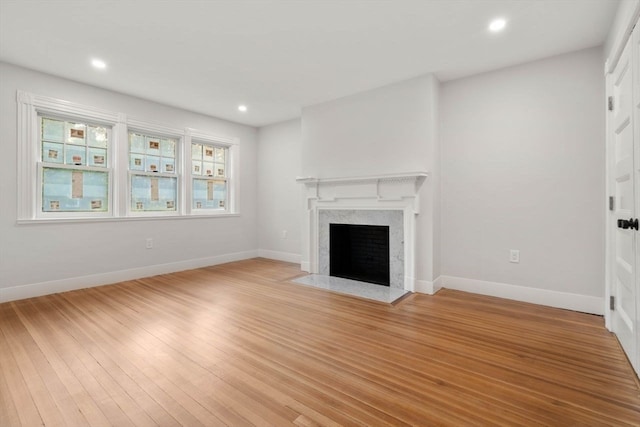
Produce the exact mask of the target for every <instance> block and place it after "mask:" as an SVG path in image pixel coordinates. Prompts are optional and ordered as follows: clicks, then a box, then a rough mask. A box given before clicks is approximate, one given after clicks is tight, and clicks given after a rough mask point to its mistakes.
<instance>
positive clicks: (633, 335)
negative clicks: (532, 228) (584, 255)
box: [609, 39, 639, 372]
mask: <svg viewBox="0 0 640 427" xmlns="http://www.w3.org/2000/svg"><path fill="white" fill-rule="evenodd" d="M632 48H635V44H634V43H633V41H632V40H631V39H629V41H628V42H627V45H626V47H625V49H624V51H623V52H622V55H621V57H620V60H619V62H618V64H617V65H616V68H615V69H614V71H613V75H612V83H613V87H612V93H611V94H612V95H613V111H612V112H611V113H610V114H611V117H610V122H611V124H612V130H613V137H612V139H611V143H612V144H613V147H609V149H610V153H611V157H610V158H611V160H612V163H613V164H612V165H611V170H612V177H611V181H610V183H609V185H610V186H611V187H610V194H611V195H613V196H614V203H613V211H612V213H611V215H610V217H611V218H610V226H611V227H612V228H611V236H612V264H613V265H612V283H611V295H612V296H613V297H614V311H613V316H612V318H611V320H612V328H613V332H615V333H616V335H617V336H618V339H619V340H620V343H621V344H622V347H623V348H624V350H625V352H626V353H627V356H628V357H629V360H630V361H631V364H632V365H633V367H634V368H635V370H636V372H638V370H639V366H638V331H637V315H638V310H637V307H636V304H637V297H638V289H637V280H636V279H637V278H636V276H637V272H636V268H637V266H636V263H637V260H636V240H637V232H636V230H635V228H634V227H633V221H632V220H633V219H635V218H636V216H635V213H636V206H635V205H636V201H635V189H634V183H635V182H634V181H635V177H634V175H635V173H634V169H635V167H634V160H635V159H634V129H633V128H634V114H633V113H634V110H635V108H633V107H634V102H633V99H632V97H633V86H634V85H633V77H634V76H633V66H632V65H633V63H632Z"/></svg>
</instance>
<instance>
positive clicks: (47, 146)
mask: <svg viewBox="0 0 640 427" xmlns="http://www.w3.org/2000/svg"><path fill="white" fill-rule="evenodd" d="M39 130H40V132H39V135H40V138H39V139H40V153H41V156H40V177H41V182H40V187H39V188H40V196H41V198H40V202H41V203H40V205H41V212H45V213H48V212H107V211H108V210H109V196H110V195H109V187H110V185H109V182H110V169H109V167H108V166H109V136H110V128H108V127H105V126H101V125H98V124H91V123H85V122H80V121H68V120H62V119H57V118H52V117H45V116H39Z"/></svg>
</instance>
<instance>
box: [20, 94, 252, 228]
mask: <svg viewBox="0 0 640 427" xmlns="http://www.w3.org/2000/svg"><path fill="white" fill-rule="evenodd" d="M16 98H17V99H16V100H17V105H18V109H17V117H18V129H17V140H18V147H17V165H18V176H17V186H18V193H17V222H18V223H19V224H25V223H34V222H64V223H69V222H91V221H122V220H144V219H185V218H211V217H234V216H239V215H240V209H239V197H238V194H239V190H240V187H239V181H240V180H239V164H240V163H239V162H240V159H239V153H240V146H239V141H238V139H237V138H228V137H225V136H218V135H212V134H210V133H205V132H201V131H198V130H195V129H192V128H185V129H184V130H182V129H176V128H169V127H166V126H163V125H159V124H155V123H151V122H147V121H142V120H137V119H128V118H127V116H126V114H124V113H119V112H113V111H108V110H103V109H100V108H96V107H91V106H86V105H81V104H77V103H73V102H70V101H65V100H60V99H56V98H51V97H47V96H41V95H35V94H32V93H28V92H25V91H21V90H18V91H17V95H16ZM39 115H44V116H48V115H51V116H54V117H60V118H68V119H70V120H86V121H88V122H91V123H100V124H104V125H105V126H109V127H111V140H110V141H109V143H110V147H109V155H110V156H111V163H110V164H109V165H108V168H104V169H103V168H101V169H100V170H101V171H105V172H108V173H109V186H110V187H109V192H110V195H109V209H108V211H107V212H89V213H87V212H54V213H51V212H47V213H43V212H42V206H41V204H42V201H41V200H39V199H41V195H40V194H38V185H37V183H38V181H37V180H38V179H40V180H41V174H42V168H43V167H44V166H45V165H43V164H42V162H41V159H40V158H39V157H38V156H39V153H40V148H39V135H38V129H39V126H38V116H39ZM130 130H131V131H139V132H143V133H151V134H155V135H160V136H167V137H171V138H177V139H178V140H179V142H178V144H179V147H177V148H176V155H177V158H176V168H177V173H176V174H175V175H172V176H175V177H176V178H177V179H178V196H177V197H178V200H177V206H176V211H175V212H143V213H140V212H131V211H130V203H129V200H130V191H131V189H130V181H129V179H130V171H129V146H128V141H129V138H128V132H129V131H130ZM192 138H193V139H194V140H196V141H202V142H204V143H210V144H214V145H218V146H224V147H227V148H228V151H227V153H228V155H229V158H228V159H227V178H226V179H227V200H228V204H229V206H228V208H227V209H225V210H224V211H223V210H212V211H210V212H204V210H198V211H196V212H192V209H191V197H192V195H191V188H190V187H191V167H190V164H189V167H186V166H187V164H186V161H187V159H190V158H191V154H190V150H191V140H192ZM36 141H37V142H38V143H37V142H36ZM187 151H188V152H187Z"/></svg>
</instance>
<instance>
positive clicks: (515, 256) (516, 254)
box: [509, 249, 520, 263]
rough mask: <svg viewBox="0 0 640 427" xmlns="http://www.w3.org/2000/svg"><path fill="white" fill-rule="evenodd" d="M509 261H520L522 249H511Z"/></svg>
mask: <svg viewBox="0 0 640 427" xmlns="http://www.w3.org/2000/svg"><path fill="white" fill-rule="evenodd" d="M509 262H515V263H519V262H520V251H519V250H517V249H511V250H510V251H509Z"/></svg>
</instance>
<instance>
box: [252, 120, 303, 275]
mask: <svg viewBox="0 0 640 427" xmlns="http://www.w3.org/2000/svg"><path fill="white" fill-rule="evenodd" d="M301 138H302V134H301V123H300V120H299V119H296V120H290V121H287V122H283V123H277V124H274V125H270V126H265V127H262V128H260V129H259V132H258V139H259V141H260V142H259V144H258V244H259V248H260V256H263V257H267V258H272V259H280V260H283V261H289V262H300V245H301V241H300V233H301V224H300V223H301V219H302V199H301V197H302V188H301V185H300V184H298V183H297V182H296V177H297V176H299V175H300V150H301ZM283 232H286V236H283Z"/></svg>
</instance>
